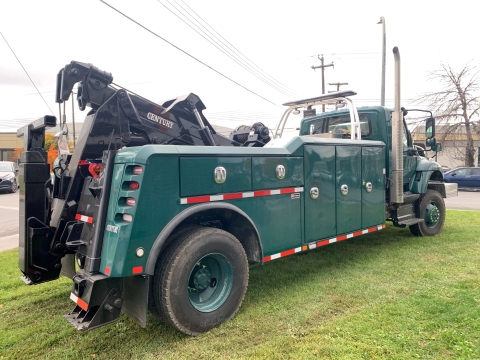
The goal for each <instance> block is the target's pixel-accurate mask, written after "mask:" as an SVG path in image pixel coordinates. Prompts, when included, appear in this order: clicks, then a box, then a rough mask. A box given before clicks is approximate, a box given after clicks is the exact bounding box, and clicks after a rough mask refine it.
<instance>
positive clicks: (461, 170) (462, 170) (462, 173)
mask: <svg viewBox="0 0 480 360" xmlns="http://www.w3.org/2000/svg"><path fill="white" fill-rule="evenodd" d="M467 170H468V169H458V170H455V174H456V175H467Z"/></svg>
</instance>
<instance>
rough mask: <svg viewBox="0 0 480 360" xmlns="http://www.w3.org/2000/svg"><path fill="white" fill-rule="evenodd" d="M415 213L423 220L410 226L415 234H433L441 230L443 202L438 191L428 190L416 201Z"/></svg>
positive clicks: (443, 216) (443, 220)
mask: <svg viewBox="0 0 480 360" xmlns="http://www.w3.org/2000/svg"><path fill="white" fill-rule="evenodd" d="M416 207H417V209H416V210H417V214H419V216H420V218H421V219H423V220H424V221H423V222H421V223H418V224H415V225H412V226H410V231H411V233H412V234H413V235H415V236H433V235H437V234H438V233H440V231H442V228H443V224H444V223H445V202H444V201H443V197H442V195H440V193H439V192H438V191H435V190H428V191H427V192H426V193H425V194H423V195H422V196H421V197H420V199H419V200H418V201H417V204H416Z"/></svg>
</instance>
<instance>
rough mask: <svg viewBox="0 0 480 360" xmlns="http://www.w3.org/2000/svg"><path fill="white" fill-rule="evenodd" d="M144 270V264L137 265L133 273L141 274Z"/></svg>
mask: <svg viewBox="0 0 480 360" xmlns="http://www.w3.org/2000/svg"><path fill="white" fill-rule="evenodd" d="M142 272H143V266H135V267H134V268H133V269H132V273H133V274H141V273H142Z"/></svg>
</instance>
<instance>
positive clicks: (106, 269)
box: [105, 266, 112, 275]
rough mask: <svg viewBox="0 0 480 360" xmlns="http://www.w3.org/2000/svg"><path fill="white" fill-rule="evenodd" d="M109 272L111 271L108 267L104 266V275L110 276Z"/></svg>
mask: <svg viewBox="0 0 480 360" xmlns="http://www.w3.org/2000/svg"><path fill="white" fill-rule="evenodd" d="M111 271H112V269H110V267H108V266H105V274H107V275H110V272H111Z"/></svg>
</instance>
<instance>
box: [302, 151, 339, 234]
mask: <svg viewBox="0 0 480 360" xmlns="http://www.w3.org/2000/svg"><path fill="white" fill-rule="evenodd" d="M304 169H305V190H304V192H305V215H304V217H305V242H307V243H309V242H312V241H315V240H320V239H325V238H327V237H331V236H335V235H336V233H337V225H336V212H335V206H336V204H335V146H333V145H305V154H304ZM311 191H318V193H317V197H316V198H315V196H311Z"/></svg>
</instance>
